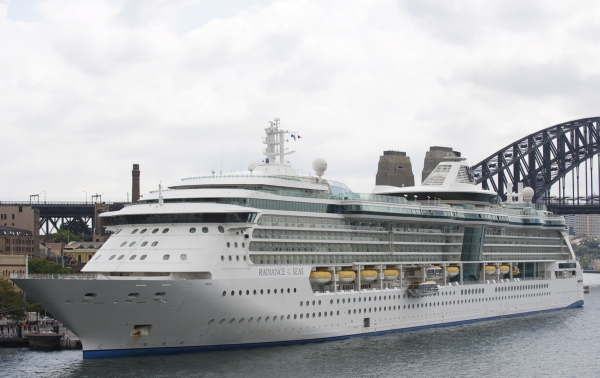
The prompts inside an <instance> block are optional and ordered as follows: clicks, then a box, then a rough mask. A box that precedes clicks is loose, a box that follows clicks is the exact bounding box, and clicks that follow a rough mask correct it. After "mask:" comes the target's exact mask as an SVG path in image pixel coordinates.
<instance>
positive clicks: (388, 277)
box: [383, 269, 400, 281]
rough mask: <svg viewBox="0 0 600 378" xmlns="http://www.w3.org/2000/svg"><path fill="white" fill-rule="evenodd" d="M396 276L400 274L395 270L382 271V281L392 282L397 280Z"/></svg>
mask: <svg viewBox="0 0 600 378" xmlns="http://www.w3.org/2000/svg"><path fill="white" fill-rule="evenodd" d="M398 274H400V272H398V271H397V270H396V269H385V270H384V271H383V279H384V280H385V281H392V280H395V279H396V278H398Z"/></svg>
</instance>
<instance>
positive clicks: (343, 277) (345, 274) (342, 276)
mask: <svg viewBox="0 0 600 378" xmlns="http://www.w3.org/2000/svg"><path fill="white" fill-rule="evenodd" d="M337 275H338V279H339V281H340V282H346V283H347V282H352V281H354V280H355V279H356V272H355V271H353V270H340V271H338V272H337Z"/></svg>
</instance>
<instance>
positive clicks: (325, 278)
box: [308, 271, 331, 284]
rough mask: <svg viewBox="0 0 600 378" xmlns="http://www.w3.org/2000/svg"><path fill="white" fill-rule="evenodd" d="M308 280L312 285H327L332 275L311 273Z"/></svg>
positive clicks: (319, 272)
mask: <svg viewBox="0 0 600 378" xmlns="http://www.w3.org/2000/svg"><path fill="white" fill-rule="evenodd" d="M308 280H309V281H310V283H311V284H325V283H327V282H329V281H331V273H329V272H323V271H316V272H310V276H309V278H308Z"/></svg>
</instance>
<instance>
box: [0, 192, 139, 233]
mask: <svg viewBox="0 0 600 378" xmlns="http://www.w3.org/2000/svg"><path fill="white" fill-rule="evenodd" d="M127 204H128V203H126V202H91V201H90V202H83V201H81V202H77V201H0V206H31V207H32V208H34V209H38V210H39V212H40V234H44V235H49V234H50V233H52V232H56V231H57V230H59V229H60V227H61V226H62V225H63V224H73V223H74V222H75V223H79V224H80V225H82V228H83V230H81V231H79V232H83V233H84V234H85V235H86V236H88V237H91V236H92V233H93V230H94V228H95V227H96V225H95V222H96V217H95V214H96V212H98V214H99V213H101V212H106V211H116V210H119V209H122V208H123V207H124V206H125V205H127Z"/></svg>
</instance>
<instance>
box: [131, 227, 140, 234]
mask: <svg viewBox="0 0 600 378" xmlns="http://www.w3.org/2000/svg"><path fill="white" fill-rule="evenodd" d="M138 230H139V229H138V228H136V229H135V230H133V231H131V235H133V234H135V233H136V232H138Z"/></svg>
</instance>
